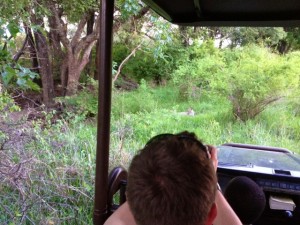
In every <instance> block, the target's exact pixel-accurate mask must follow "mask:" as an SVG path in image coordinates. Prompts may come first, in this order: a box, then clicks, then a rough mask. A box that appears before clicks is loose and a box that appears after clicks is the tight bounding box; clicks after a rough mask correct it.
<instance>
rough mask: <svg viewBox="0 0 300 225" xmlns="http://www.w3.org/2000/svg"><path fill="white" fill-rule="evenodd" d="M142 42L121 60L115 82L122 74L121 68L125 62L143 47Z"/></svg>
mask: <svg viewBox="0 0 300 225" xmlns="http://www.w3.org/2000/svg"><path fill="white" fill-rule="evenodd" d="M141 45H142V44H139V45H138V46H136V47H135V48H134V49H133V50H132V51H131V53H130V54H129V55H128V56H127V57H126V58H125V59H124V60H123V61H122V62H121V64H120V66H119V68H118V71H117V73H116V75H115V77H114V79H113V83H114V82H115V81H116V80H117V79H118V76H119V75H120V73H121V70H122V68H123V66H124V64H125V63H126V62H127V61H128V60H129V59H130V57H131V56H133V55H134V54H135V52H136V51H137V50H138V49H139V48H140V47H141Z"/></svg>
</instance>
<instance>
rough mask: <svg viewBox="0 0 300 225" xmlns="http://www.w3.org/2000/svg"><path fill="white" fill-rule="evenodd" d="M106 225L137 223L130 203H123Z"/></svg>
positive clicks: (130, 224)
mask: <svg viewBox="0 0 300 225" xmlns="http://www.w3.org/2000/svg"><path fill="white" fill-rule="evenodd" d="M104 225H136V223H135V221H134V218H133V215H132V213H131V211H130V209H129V206H128V203H127V202H125V203H124V204H123V205H121V206H120V207H119V208H118V209H117V210H116V211H115V212H114V213H113V214H112V215H111V216H110V217H109V218H108V219H107V221H106V222H105V223H104Z"/></svg>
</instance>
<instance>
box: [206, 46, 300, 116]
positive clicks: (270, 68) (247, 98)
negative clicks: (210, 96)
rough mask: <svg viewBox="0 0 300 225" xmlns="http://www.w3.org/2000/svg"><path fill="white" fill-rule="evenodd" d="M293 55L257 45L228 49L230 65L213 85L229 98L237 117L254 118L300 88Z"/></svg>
mask: <svg viewBox="0 0 300 225" xmlns="http://www.w3.org/2000/svg"><path fill="white" fill-rule="evenodd" d="M291 58H293V57H292V56H288V57H280V56H279V55H276V54H273V53H271V52H270V51H268V50H267V49H263V48H259V47H256V46H248V47H245V48H242V49H235V50H233V51H228V50H227V51H225V52H224V60H225V63H226V67H225V68H223V70H222V72H221V73H219V76H217V79H215V80H214V82H213V85H212V86H213V88H214V89H215V90H217V91H219V92H220V93H222V94H226V95H227V96H228V97H229V99H230V101H231V102H232V106H233V113H234V115H235V116H236V117H237V118H239V119H241V120H242V121H245V120H248V119H252V118H254V117H255V116H257V115H258V114H259V113H260V112H262V111H263V110H264V109H265V107H266V106H267V105H269V104H271V103H273V102H275V101H277V100H279V99H280V98H282V97H284V96H287V95H288V94H289V93H291V91H293V90H295V88H297V87H298V82H299V74H300V67H299V66H298V65H299V64H295V62H294V61H295V59H294V60H291Z"/></svg>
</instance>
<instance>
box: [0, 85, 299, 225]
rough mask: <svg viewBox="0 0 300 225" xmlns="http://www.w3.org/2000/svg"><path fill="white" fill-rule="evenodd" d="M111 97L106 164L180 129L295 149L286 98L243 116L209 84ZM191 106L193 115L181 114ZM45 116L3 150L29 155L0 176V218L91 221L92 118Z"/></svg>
mask: <svg viewBox="0 0 300 225" xmlns="http://www.w3.org/2000/svg"><path fill="white" fill-rule="evenodd" d="M85 99H86V100H85V101H88V99H89V98H88V96H86V98H85ZM93 101H94V100H93ZM76 104H78V102H77V103H76ZM112 105H113V107H112V123H111V149H110V168H112V167H114V166H117V165H123V166H124V167H126V168H127V167H128V165H129V163H130V160H131V158H132V157H133V155H134V154H135V153H136V151H137V150H139V149H140V148H142V147H143V146H144V145H145V143H146V142H147V140H148V139H149V138H150V137H152V136H154V135H156V134H159V133H176V132H180V131H183V130H188V131H192V132H195V133H196V134H197V136H198V137H199V138H200V139H201V140H203V141H204V142H205V143H209V144H214V145H220V144H223V143H226V142H238V143H251V144H259V145H268V146H277V147H284V148H288V149H290V150H292V151H299V150H298V149H299V146H300V143H299V140H300V117H299V116H297V114H296V113H295V112H296V111H297V110H292V109H293V108H292V105H291V104H289V102H284V101H282V102H280V103H278V104H276V105H273V106H271V107H269V108H268V109H267V110H265V111H264V112H263V113H262V114H261V115H260V116H258V117H257V118H256V119H255V120H250V121H247V122H245V123H243V122H240V121H236V120H235V119H234V117H233V116H232V112H231V106H230V103H229V102H228V101H227V99H226V98H223V97H220V96H216V95H214V94H212V93H209V92H206V93H202V95H201V96H200V97H199V96H198V98H188V99H185V100H183V98H182V96H181V94H180V92H179V90H178V88H177V87H174V86H165V87H159V88H149V87H147V86H143V87H142V88H140V89H138V90H136V91H133V92H126V93H125V92H123V93H122V92H118V91H116V90H115V91H114V96H113V104H112ZM189 107H192V108H193V110H194V111H195V113H196V115H195V116H184V115H181V114H180V112H184V111H186V110H187V109H188V108H189ZM48 117H49V118H48V120H49V121H48V122H47V123H46V124H44V122H42V121H36V122H35V124H34V127H33V129H25V130H24V132H25V133H26V135H28V136H31V137H34V138H33V141H31V142H30V143H28V144H27V145H26V147H25V149H26V151H24V152H21V151H20V152H16V151H15V150H14V149H11V150H10V151H9V152H8V153H7V154H8V155H9V157H10V159H11V161H10V162H11V163H15V164H17V163H20V162H22V161H24V159H31V161H30V163H25V161H24V166H23V169H24V176H22V177H20V178H19V181H18V182H19V183H13V182H11V180H9V179H8V178H7V179H4V180H2V182H1V183H0V224H49V225H50V224H92V214H93V197H94V175H95V152H96V118H92V119H89V120H84V116H82V115H78V114H76V113H73V112H71V111H69V112H67V113H66V114H65V115H64V117H63V118H61V119H60V120H57V121H56V123H54V124H53V123H51V122H50V121H51V117H52V116H51V114H50V115H49V116H48ZM42 123H43V126H41V125H42ZM41 127H43V128H41ZM2 136H3V137H5V134H2V133H1V137H2ZM1 140H2V139H1ZM5 140H6V139H5V138H4V139H3V141H5Z"/></svg>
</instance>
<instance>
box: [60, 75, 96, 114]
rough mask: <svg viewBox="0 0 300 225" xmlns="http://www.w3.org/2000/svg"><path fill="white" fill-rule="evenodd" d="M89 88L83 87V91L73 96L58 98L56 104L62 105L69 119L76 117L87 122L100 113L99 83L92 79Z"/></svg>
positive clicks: (88, 83)
mask: <svg viewBox="0 0 300 225" xmlns="http://www.w3.org/2000/svg"><path fill="white" fill-rule="evenodd" d="M86 85H87V87H85V85H82V90H81V91H80V92H79V93H77V94H76V95H73V96H66V97H58V98H56V99H55V101H56V102H58V103H60V104H61V105H62V106H63V107H64V108H65V110H64V111H65V112H66V113H67V115H66V116H67V117H68V118H70V119H71V118H74V117H76V118H77V119H79V120H85V119H86V118H88V117H95V116H96V115H97V113H98V87H97V82H96V81H95V80H93V79H92V78H90V79H89V80H88V81H87V84H86Z"/></svg>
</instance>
